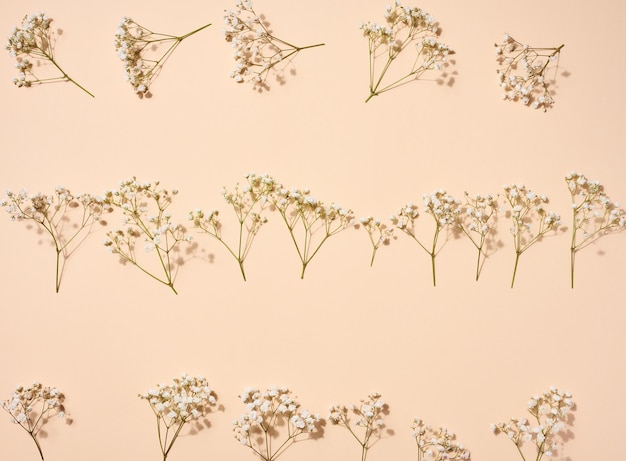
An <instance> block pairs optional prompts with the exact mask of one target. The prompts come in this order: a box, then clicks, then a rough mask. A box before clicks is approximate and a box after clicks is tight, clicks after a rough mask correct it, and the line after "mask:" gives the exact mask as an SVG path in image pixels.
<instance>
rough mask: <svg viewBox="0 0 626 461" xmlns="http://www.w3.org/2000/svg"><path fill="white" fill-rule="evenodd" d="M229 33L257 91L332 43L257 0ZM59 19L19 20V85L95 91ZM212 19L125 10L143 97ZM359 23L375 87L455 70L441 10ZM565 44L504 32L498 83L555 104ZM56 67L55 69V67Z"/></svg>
mask: <svg viewBox="0 0 626 461" xmlns="http://www.w3.org/2000/svg"><path fill="white" fill-rule="evenodd" d="M223 19H224V23H225V26H226V27H225V28H224V38H225V40H226V41H227V42H228V43H229V44H230V45H231V46H232V48H233V49H234V51H233V58H234V60H235V68H234V70H233V71H232V72H231V73H230V75H229V76H230V77H231V78H232V79H233V80H234V81H235V82H238V83H242V82H247V83H249V84H251V85H252V88H253V89H255V90H257V91H263V90H266V89H269V85H268V78H269V77H270V76H272V77H273V78H275V79H276V81H277V82H279V83H281V82H283V81H284V79H285V74H286V72H287V69H288V68H289V66H290V64H291V62H292V60H293V59H294V58H295V57H296V56H297V55H298V54H299V53H300V52H302V51H304V50H309V49H312V48H318V47H322V46H324V45H325V44H324V43H321V42H320V43H315V44H307V45H295V44H293V43H294V42H293V41H292V40H287V39H285V38H284V37H282V36H280V35H279V34H278V33H276V32H274V31H273V29H272V28H270V23H269V21H268V19H267V18H266V17H265V15H263V14H260V13H257V12H256V11H255V9H254V7H253V5H252V1H251V0H237V2H236V4H235V8H234V9H227V10H225V14H224V18H223ZM52 22H53V20H52V18H50V17H48V16H47V15H46V14H44V13H38V14H28V15H26V16H24V18H23V19H22V23H21V25H20V26H15V27H14V29H13V31H12V32H11V34H10V35H9V38H8V41H7V44H6V46H5V48H6V49H7V50H8V51H9V53H10V54H11V56H13V57H15V58H16V60H17V62H16V64H15V67H16V69H17V71H18V76H17V77H15V78H14V79H13V83H14V84H15V85H16V86H18V87H32V86H34V85H40V84H44V83H51V82H59V81H65V82H71V83H73V84H74V85H76V86H77V87H78V88H80V89H81V90H83V91H84V92H85V93H86V94H88V95H89V96H92V97H94V94H93V93H91V92H90V91H88V90H87V89H86V88H85V87H83V86H82V85H81V84H79V83H78V82H77V81H76V80H74V79H73V78H72V77H70V76H69V74H68V73H66V72H65V70H63V69H62V68H61V67H60V65H59V63H58V60H57V58H56V54H55V45H56V42H57V40H58V35H59V34H58V33H56V32H55V31H54V30H53V28H52V27H51V24H52ZM211 25H212V24H211V23H207V24H204V25H202V26H200V27H198V28H197V29H194V30H192V31H190V32H187V33H185V34H182V35H173V34H168V33H161V32H155V31H153V30H152V29H150V28H149V27H147V26H144V25H141V24H140V23H138V22H137V21H135V19H133V18H130V17H123V18H122V19H121V21H120V23H119V24H118V28H117V30H116V31H115V34H114V44H115V52H116V53H117V56H118V57H119V58H120V60H121V61H122V62H123V64H124V74H123V75H124V76H125V79H126V81H127V82H128V83H129V84H130V85H131V86H132V88H133V90H134V92H135V93H136V94H137V95H138V96H139V97H141V98H143V97H151V96H152V93H151V87H152V85H153V83H154V81H155V80H156V79H157V77H158V76H159V74H160V73H161V72H162V70H163V67H164V65H165V63H166V61H167V60H168V58H169V57H170V56H171V54H172V53H173V52H174V51H175V50H176V48H177V47H178V46H179V45H180V44H181V43H182V41H183V40H186V39H187V38H189V37H191V36H193V35H195V34H197V33H198V32H200V31H202V30H204V29H206V28H207V27H209V26H211ZM358 28H359V29H360V30H361V31H362V33H363V36H364V37H365V38H366V39H367V41H368V52H369V94H368V96H367V98H366V99H365V102H368V101H370V100H371V99H372V98H373V97H374V96H378V95H381V94H383V93H385V92H387V91H390V90H393V89H396V88H399V87H400V86H403V85H404V84H406V83H408V82H410V81H414V80H418V79H420V77H422V76H423V75H424V74H425V73H427V72H429V73H430V72H433V71H436V72H438V73H439V74H440V75H441V77H440V80H441V79H445V78H446V77H448V75H447V73H446V68H447V67H449V65H450V64H451V62H450V60H449V57H450V56H451V55H453V54H454V50H453V48H452V47H451V46H449V45H447V44H445V43H443V42H441V41H440V39H439V36H440V35H441V28H440V26H439V23H438V22H437V21H436V20H435V19H434V17H433V16H432V15H431V14H430V13H428V12H426V11H424V10H422V9H421V8H417V7H408V6H403V5H402V4H401V3H400V2H399V1H396V2H395V4H394V5H393V6H388V7H387V8H386V9H385V12H384V14H383V22H382V23H377V22H374V21H367V22H363V23H361V24H360V25H359V26H358ZM563 47H564V45H560V46H556V47H548V48H545V47H534V46H530V45H529V44H527V43H523V42H520V41H518V40H517V39H515V38H513V37H512V36H511V35H509V34H504V36H503V39H502V40H501V42H500V43H496V52H495V55H496V62H497V65H498V66H499V68H498V70H497V76H498V80H497V83H498V85H500V86H501V87H502V89H503V91H504V93H503V95H502V98H503V99H504V100H508V101H520V102H522V103H523V104H524V105H526V106H528V107H532V108H535V109H542V110H543V111H546V110H547V109H548V108H550V107H552V105H553V104H554V98H553V92H552V91H551V90H550V85H551V84H553V83H554V77H549V76H548V75H547V72H548V71H549V70H554V69H555V68H556V66H557V64H558V63H557V61H558V58H559V56H560V54H561V50H562V48H563ZM45 63H50V64H52V67H53V69H56V73H55V72H50V71H49V69H48V70H47V71H46V75H45V76H41V77H39V76H37V75H36V73H39V72H42V68H44V69H45V68H46V66H42V65H41V64H45ZM48 74H50V75H48Z"/></svg>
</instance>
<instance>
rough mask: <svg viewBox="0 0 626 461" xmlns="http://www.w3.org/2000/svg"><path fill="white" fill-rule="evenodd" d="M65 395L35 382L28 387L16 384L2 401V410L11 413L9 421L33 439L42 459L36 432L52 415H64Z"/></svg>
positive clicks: (60, 416) (53, 388)
mask: <svg viewBox="0 0 626 461" xmlns="http://www.w3.org/2000/svg"><path fill="white" fill-rule="evenodd" d="M64 400H65V396H64V395H63V394H62V393H60V392H59V391H58V390H57V389H56V388H55V387H43V386H42V385H41V384H40V383H38V382H35V383H33V385H32V386H30V387H23V386H18V387H17V388H16V389H15V391H13V394H12V395H11V398H10V399H8V400H5V401H3V402H2V408H3V409H4V411H6V412H7V413H9V415H11V422H12V423H13V424H18V425H19V426H21V427H22V429H24V430H25V431H26V432H28V435H30V437H31V438H32V439H33V441H34V442H35V445H37V450H39V455H40V456H41V459H42V460H43V459H44V457H43V451H42V449H41V445H40V444H39V441H38V440H37V434H38V433H39V431H40V430H41V428H42V427H43V425H44V424H46V423H47V422H48V420H49V419H50V418H51V417H52V416H55V415H56V416H58V417H59V418H62V417H63V416H65V408H64V407H63V401H64Z"/></svg>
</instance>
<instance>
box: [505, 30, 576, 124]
mask: <svg viewBox="0 0 626 461" xmlns="http://www.w3.org/2000/svg"><path fill="white" fill-rule="evenodd" d="M495 46H496V61H497V62H498V63H499V64H500V68H499V69H498V81H499V83H500V86H501V87H502V90H503V91H504V93H503V94H502V99H505V100H508V101H522V103H523V104H524V105H526V106H529V107H532V108H534V109H543V111H544V112H545V111H546V110H547V109H548V108H550V107H551V106H552V104H554V99H553V98H552V94H551V93H550V90H549V82H548V80H547V78H546V70H547V69H548V65H549V64H550V63H551V62H554V61H556V60H557V59H558V57H559V55H560V53H561V49H562V48H563V46H564V45H561V46H559V47H557V48H533V47H531V46H530V45H527V44H522V43H520V42H518V41H517V40H515V39H514V38H513V37H511V36H510V35H509V34H504V36H503V38H502V42H500V43H496V45H495Z"/></svg>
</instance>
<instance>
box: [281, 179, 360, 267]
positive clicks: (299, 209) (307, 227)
mask: <svg viewBox="0 0 626 461" xmlns="http://www.w3.org/2000/svg"><path fill="white" fill-rule="evenodd" d="M271 201H272V203H273V204H274V205H275V206H276V209H277V211H278V212H279V213H280V215H281V217H282V218H283V221H284V222H285V224H286V225H287V229H288V230H289V233H290V234H291V236H292V240H293V242H294V244H295V246H296V250H297V252H298V256H299V257H300V261H301V262H302V273H301V278H304V272H305V270H306V267H307V265H308V264H309V262H310V261H311V259H313V257H314V256H315V255H316V254H317V252H318V251H319V250H320V248H321V247H322V245H323V244H324V242H326V240H327V239H328V238H330V237H332V236H333V235H336V234H338V233H339V232H341V231H342V230H345V229H347V228H348V227H350V226H352V225H353V224H354V215H353V212H352V210H350V209H347V208H342V207H341V206H339V205H337V204H336V203H331V204H330V205H326V204H325V203H324V202H321V201H319V200H317V199H316V198H315V197H313V196H312V195H311V191H310V190H309V189H285V188H284V187H276V188H275V190H274V193H273V194H272V195H271ZM297 227H301V229H302V232H303V234H304V235H303V236H302V240H301V242H300V243H298V239H297V238H296V235H295V231H296V228H297ZM318 232H320V233H321V234H322V237H321V238H320V239H318V240H315V239H314V236H315V235H316V234H317V233H318Z"/></svg>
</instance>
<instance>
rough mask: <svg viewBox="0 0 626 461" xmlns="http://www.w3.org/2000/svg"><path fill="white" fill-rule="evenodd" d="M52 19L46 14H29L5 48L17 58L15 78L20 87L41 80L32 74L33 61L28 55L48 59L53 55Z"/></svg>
mask: <svg viewBox="0 0 626 461" xmlns="http://www.w3.org/2000/svg"><path fill="white" fill-rule="evenodd" d="M51 22H52V19H50V18H49V17H48V16H47V15H46V14H44V13H39V14H28V15H26V16H24V19H22V25H21V27H14V28H13V30H12V31H11V35H9V38H8V40H7V44H6V46H5V48H6V49H7V50H8V51H9V53H10V54H11V56H13V57H15V58H17V64H16V65H15V67H16V69H17V70H18V71H19V74H18V76H17V77H16V78H14V79H13V83H14V84H15V85H16V86H18V87H23V86H24V87H29V86H31V85H32V84H33V83H38V82H39V80H38V79H37V78H36V77H35V76H34V75H33V74H32V68H33V65H32V63H31V62H30V61H29V60H28V57H33V58H44V59H48V56H50V57H52V51H53V50H52V43H53V42H52V40H51V36H50V23H51Z"/></svg>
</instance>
